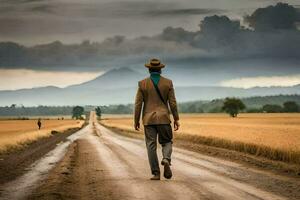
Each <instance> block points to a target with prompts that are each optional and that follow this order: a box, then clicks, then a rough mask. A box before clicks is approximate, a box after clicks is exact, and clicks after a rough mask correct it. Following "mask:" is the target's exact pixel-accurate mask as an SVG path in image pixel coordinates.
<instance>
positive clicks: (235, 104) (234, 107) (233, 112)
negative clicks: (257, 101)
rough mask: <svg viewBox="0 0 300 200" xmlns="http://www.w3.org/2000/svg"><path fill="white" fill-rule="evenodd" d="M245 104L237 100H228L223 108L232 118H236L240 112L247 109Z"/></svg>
mask: <svg viewBox="0 0 300 200" xmlns="http://www.w3.org/2000/svg"><path fill="white" fill-rule="evenodd" d="M245 108H246V106H245V104H244V103H243V102H242V101H241V100H240V99H237V98H226V99H225V101H224V104H223V107H222V110H224V111H225V112H226V113H228V114H229V115H230V116H231V117H236V116H237V114H238V113H239V111H240V110H243V109H245Z"/></svg>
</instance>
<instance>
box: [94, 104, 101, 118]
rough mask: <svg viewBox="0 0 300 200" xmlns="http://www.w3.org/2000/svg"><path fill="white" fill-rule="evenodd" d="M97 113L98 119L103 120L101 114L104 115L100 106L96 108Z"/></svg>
mask: <svg viewBox="0 0 300 200" xmlns="http://www.w3.org/2000/svg"><path fill="white" fill-rule="evenodd" d="M95 111H96V115H97V117H98V118H99V119H101V114H102V111H101V108H100V107H99V106H98V107H96V109H95Z"/></svg>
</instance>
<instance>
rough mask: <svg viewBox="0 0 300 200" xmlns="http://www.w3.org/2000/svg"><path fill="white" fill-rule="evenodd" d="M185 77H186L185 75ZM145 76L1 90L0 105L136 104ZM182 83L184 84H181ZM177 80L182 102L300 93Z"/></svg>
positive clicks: (298, 89) (125, 72)
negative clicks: (61, 86) (212, 85)
mask: <svg viewBox="0 0 300 200" xmlns="http://www.w3.org/2000/svg"><path fill="white" fill-rule="evenodd" d="M182 76H184V75H182ZM144 77H145V75H143V74H141V73H139V72H136V71H134V70H132V69H130V68H120V69H114V70H111V71H108V72H106V73H105V74H103V75H101V76H99V77H97V78H96V79H94V80H91V81H88V82H85V83H82V84H78V85H73V86H69V87H66V88H57V87H41V88H33V89H22V90H15V91H0V106H6V105H11V104H14V103H15V104H23V105H25V106H36V105H107V104H127V103H133V102H134V98H135V93H136V89H137V82H138V80H141V79H143V78H144ZM181 82H182V81H181ZM179 83H180V81H178V80H174V85H175V88H176V96H177V99H178V102H187V101H196V100H212V99H216V98H225V97H228V96H235V97H251V96H269V95H278V94H286V95H289V94H300V85H297V86H294V87H261V88H259V87H257V88H251V89H240V88H230V87H203V86H182V85H179Z"/></svg>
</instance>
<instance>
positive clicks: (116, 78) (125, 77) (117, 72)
mask: <svg viewBox="0 0 300 200" xmlns="http://www.w3.org/2000/svg"><path fill="white" fill-rule="evenodd" d="M143 77H144V76H143V75H142V74H140V73H139V72H137V71H134V70H132V69H130V68H127V67H123V68H119V69H112V70H110V71H108V72H106V73H105V74H103V75H101V76H98V77H97V78H95V79H94V80H91V81H88V82H85V83H82V84H79V85H73V86H69V87H68V89H75V88H76V89H99V88H101V89H116V88H126V87H127V88H128V87H132V86H135V85H137V82H138V81H139V80H141V79H142V78H143Z"/></svg>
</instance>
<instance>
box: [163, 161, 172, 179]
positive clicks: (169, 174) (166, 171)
mask: <svg viewBox="0 0 300 200" xmlns="http://www.w3.org/2000/svg"><path fill="white" fill-rule="evenodd" d="M161 164H162V165H163V166H164V177H165V178H166V179H170V178H172V170H171V168H170V162H169V161H168V160H167V159H163V160H162V161H161Z"/></svg>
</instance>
